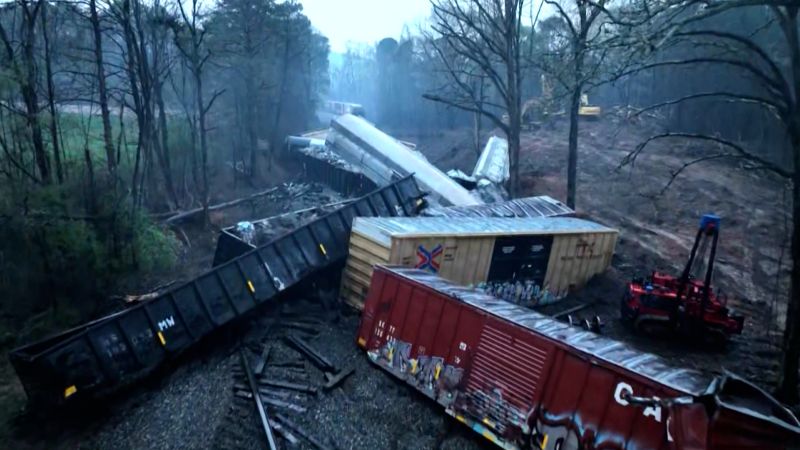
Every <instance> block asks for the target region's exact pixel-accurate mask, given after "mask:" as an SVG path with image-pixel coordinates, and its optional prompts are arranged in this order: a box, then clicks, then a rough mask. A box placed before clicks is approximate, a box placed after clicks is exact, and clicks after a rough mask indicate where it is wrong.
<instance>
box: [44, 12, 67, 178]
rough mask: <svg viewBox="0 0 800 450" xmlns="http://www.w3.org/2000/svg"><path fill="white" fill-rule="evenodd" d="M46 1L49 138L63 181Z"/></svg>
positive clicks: (45, 36) (45, 41) (45, 25)
mask: <svg viewBox="0 0 800 450" xmlns="http://www.w3.org/2000/svg"><path fill="white" fill-rule="evenodd" d="M47 7H48V6H47V2H46V1H43V2H42V39H43V41H44V65H45V72H46V76H47V103H48V106H49V108H50V139H51V140H52V143H51V145H52V146H53V158H54V161H55V163H56V179H57V180H58V182H59V184H61V183H63V182H64V169H63V167H62V164H61V149H60V145H59V140H58V115H57V113H56V99H55V97H56V89H55V85H54V84H53V67H52V55H51V52H50V34H49V32H48V29H47Z"/></svg>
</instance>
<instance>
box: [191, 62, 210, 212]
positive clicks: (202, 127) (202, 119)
mask: <svg viewBox="0 0 800 450" xmlns="http://www.w3.org/2000/svg"><path fill="white" fill-rule="evenodd" d="M195 53H197V51H195ZM196 58H197V59H199V55H196ZM195 63H196V64H197V65H196V66H195V67H196V68H195V74H194V76H195V87H196V88H197V91H196V96H197V108H198V114H199V123H198V125H197V127H198V133H200V161H201V164H202V171H203V216H204V220H205V224H206V225H208V224H209V223H210V220H209V216H208V194H209V192H208V141H207V137H206V112H207V111H206V106H205V101H204V100H203V80H202V73H201V72H200V68H199V67H198V66H199V62H198V61H195Z"/></svg>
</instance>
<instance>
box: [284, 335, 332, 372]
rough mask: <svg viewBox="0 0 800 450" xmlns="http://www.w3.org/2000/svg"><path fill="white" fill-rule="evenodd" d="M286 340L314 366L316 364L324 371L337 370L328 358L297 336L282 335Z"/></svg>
mask: <svg viewBox="0 0 800 450" xmlns="http://www.w3.org/2000/svg"><path fill="white" fill-rule="evenodd" d="M284 339H285V340H286V342H287V343H288V344H289V345H291V346H292V347H294V348H295V349H296V350H297V351H299V352H300V353H302V354H303V355H305V356H306V357H307V358H308V360H309V361H311V362H312V363H313V364H314V365H315V366H317V367H318V368H319V369H320V370H323V371H326V372H337V370H336V365H334V364H333V363H332V362H330V361H329V360H328V358H326V357H325V356H324V355H322V354H321V353H320V352H318V351H317V350H315V349H314V348H312V347H311V346H310V345H308V343H306V341H304V340H302V339H300V338H299V337H297V336H286V337H284Z"/></svg>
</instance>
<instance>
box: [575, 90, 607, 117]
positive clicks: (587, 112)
mask: <svg viewBox="0 0 800 450" xmlns="http://www.w3.org/2000/svg"><path fill="white" fill-rule="evenodd" d="M602 112H603V111H602V109H600V107H599V106H591V105H589V96H588V95H586V94H581V106H579V107H578V116H579V117H583V118H586V119H599V118H600V114H601V113H602Z"/></svg>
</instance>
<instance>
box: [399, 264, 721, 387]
mask: <svg viewBox="0 0 800 450" xmlns="http://www.w3.org/2000/svg"><path fill="white" fill-rule="evenodd" d="M389 269H390V270H391V271H392V272H395V273H397V274H399V275H401V276H403V277H405V278H408V279H411V280H414V281H416V282H418V283H420V284H423V285H425V286H428V287H430V288H432V289H434V290H436V291H439V292H442V293H444V294H446V295H449V296H451V297H454V298H456V299H458V300H460V301H462V302H464V303H468V304H470V305H472V306H474V307H476V308H478V309H481V310H483V311H486V312H487V313H489V314H492V315H494V316H497V317H500V318H501V319H504V320H506V321H508V322H512V323H514V324H516V325H519V326H521V327H523V328H527V329H529V330H531V331H533V332H535V333H537V334H540V335H543V336H545V337H547V338H549V339H552V340H554V341H557V342H561V343H564V344H566V345H569V346H570V347H573V348H575V349H576V350H579V351H581V352H583V353H585V354H587V355H590V356H592V357H594V358H597V359H599V360H603V361H606V362H608V363H610V364H612V365H615V366H618V367H621V368H623V369H626V370H628V371H630V372H633V373H636V374H639V375H641V376H643V377H647V378H650V379H651V380H653V381H655V382H657V383H660V384H663V385H665V386H667V387H670V388H672V389H675V390H677V391H681V392H684V393H686V394H690V395H701V394H703V393H705V392H706V390H707V389H708V387H709V385H710V384H711V382H712V380H713V378H714V377H713V375H711V374H708V373H704V372H700V371H697V370H693V369H686V368H682V367H674V366H672V365H670V364H669V363H668V362H667V361H666V360H664V359H663V358H661V357H659V356H657V355H654V354H651V353H645V352H642V351H639V350H636V349H634V348H632V347H630V346H628V345H627V344H624V343H622V342H619V341H615V340H613V339H610V338H607V337H605V336H601V335H599V334H595V333H592V332H590V331H585V330H584V329H582V328H579V327H574V326H570V325H568V324H566V323H563V322H559V321H557V320H555V319H552V318H550V317H548V316H545V315H542V314H539V313H537V312H535V311H532V310H530V309H528V308H524V307H522V306H518V305H515V304H513V303H509V302H507V301H505V300H500V299H498V298H495V297H492V296H490V295H488V294H485V293H483V292H481V291H477V290H474V289H469V288H466V287H461V286H457V285H455V284H453V283H451V282H449V281H446V280H444V279H443V278H440V277H438V276H436V275H433V274H431V273H430V272H425V271H422V270H419V269H410V268H405V267H395V266H392V267H389Z"/></svg>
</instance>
